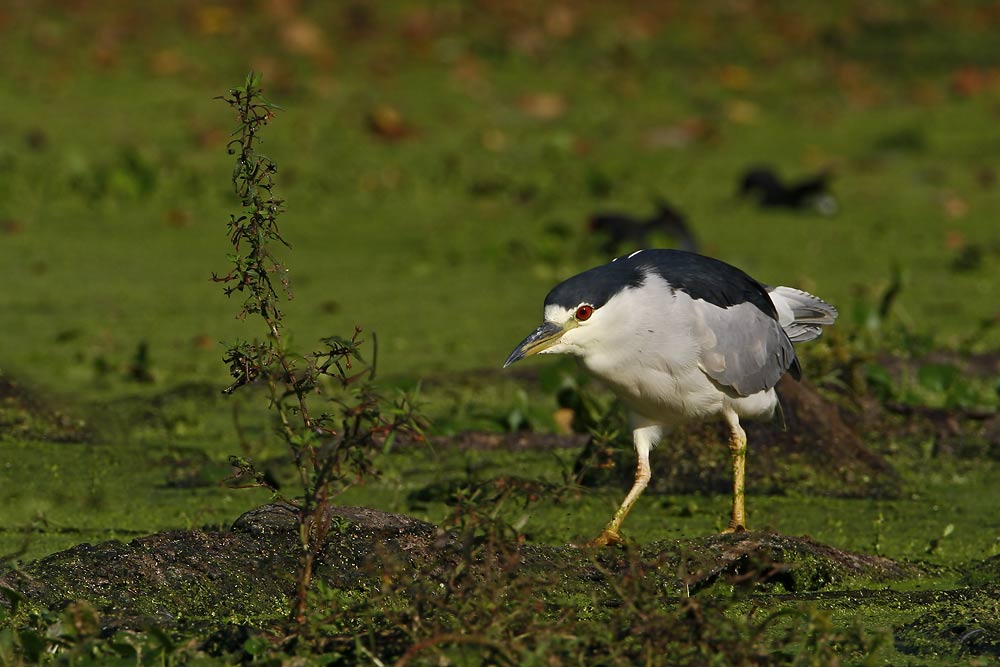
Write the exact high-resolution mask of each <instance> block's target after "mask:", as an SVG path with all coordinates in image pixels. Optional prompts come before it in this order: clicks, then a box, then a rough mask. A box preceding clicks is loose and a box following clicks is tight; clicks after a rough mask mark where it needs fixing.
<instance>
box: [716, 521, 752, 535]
mask: <svg viewBox="0 0 1000 667" xmlns="http://www.w3.org/2000/svg"><path fill="white" fill-rule="evenodd" d="M745 532H747V527H746V525H745V524H742V523H736V522H734V521H730V522H729V528H726V529H725V530H723V531H722V532H721V533H720V535H731V534H732V533H745Z"/></svg>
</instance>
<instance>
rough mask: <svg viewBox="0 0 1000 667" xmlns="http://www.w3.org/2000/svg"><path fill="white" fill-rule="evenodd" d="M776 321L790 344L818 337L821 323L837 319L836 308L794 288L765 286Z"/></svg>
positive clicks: (828, 323)
mask: <svg viewBox="0 0 1000 667" xmlns="http://www.w3.org/2000/svg"><path fill="white" fill-rule="evenodd" d="M769 292H770V295H771V301H772V302H773V303H774V308H775V310H777V311H778V323H779V324H781V328H782V329H784V330H785V334H787V335H788V340H790V341H792V342H793V343H802V342H804V341H807V340H812V339H814V338H819V336H820V334H821V333H823V331H822V328H823V327H824V326H827V325H830V324H833V322H834V320H836V319H837V309H836V308H834V307H833V306H831V305H830V304H828V303H827V302H826V301H823V299H821V298H819V297H818V296H813V295H812V294H810V293H809V292H803V291H802V290H800V289H795V288H794V287H772V288H769Z"/></svg>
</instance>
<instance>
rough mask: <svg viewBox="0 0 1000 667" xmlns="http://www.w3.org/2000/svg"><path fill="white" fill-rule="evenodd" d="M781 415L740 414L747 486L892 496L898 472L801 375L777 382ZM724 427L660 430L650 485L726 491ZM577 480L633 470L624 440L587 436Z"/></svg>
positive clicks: (620, 479)
mask: <svg viewBox="0 0 1000 667" xmlns="http://www.w3.org/2000/svg"><path fill="white" fill-rule="evenodd" d="M778 394H779V396H780V398H781V405H782V408H783V413H784V419H785V428H782V424H781V423H780V420H778V419H775V421H773V422H768V423H755V422H747V423H746V424H744V428H745V430H746V433H747V441H748V452H747V490H748V492H749V493H751V494H755V493H769V494H784V493H787V492H790V491H795V492H802V493H811V494H823V495H831V496H838V497H896V496H898V495H899V493H900V490H901V489H900V480H899V477H898V476H897V475H896V473H895V471H894V470H893V468H892V466H891V465H890V464H889V463H888V462H887V461H886V460H885V459H884V458H882V457H881V456H880V455H879V454H877V453H876V452H874V451H872V450H871V449H870V448H869V447H868V446H866V445H865V443H864V442H863V441H862V440H861V438H860V437H859V436H858V433H857V432H856V431H855V430H854V428H852V426H850V425H849V424H848V423H847V421H845V419H844V417H843V415H842V414H841V412H840V409H839V408H838V407H837V406H836V405H834V404H833V403H831V402H830V401H828V400H826V399H824V398H823V397H822V396H821V395H820V394H819V393H818V392H817V391H816V389H815V388H814V387H812V386H811V385H810V384H808V383H806V382H795V381H793V380H790V379H789V378H787V377H785V378H783V379H782V380H781V382H780V383H779V384H778ZM728 439H729V433H728V429H727V428H726V427H725V426H724V425H722V424H717V423H703V424H689V425H686V426H682V427H679V428H677V429H676V430H675V431H674V432H673V433H672V434H669V435H668V436H666V437H665V438H664V440H663V442H661V443H660V445H659V447H657V449H656V451H654V452H653V454H652V456H651V461H650V462H651V465H652V468H653V478H652V481H651V482H650V485H649V489H650V490H651V491H653V492H659V493H692V492H715V493H730V492H731V490H732V468H731V461H730V455H729V448H728V446H727V444H726V443H727V442H728ZM577 472H578V476H579V479H580V480H581V482H582V483H584V484H586V485H589V486H597V485H607V484H613V485H616V486H620V487H622V488H627V487H628V485H630V484H631V483H632V480H633V475H634V474H635V454H634V453H633V452H632V451H631V448H628V447H615V448H610V447H598V446H596V445H595V444H594V443H593V442H591V443H590V444H589V445H588V446H587V447H586V448H585V449H584V451H583V452H582V453H581V455H580V458H579V459H578V461H577Z"/></svg>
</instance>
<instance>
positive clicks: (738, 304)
mask: <svg viewBox="0 0 1000 667" xmlns="http://www.w3.org/2000/svg"><path fill="white" fill-rule="evenodd" d="M544 316H545V321H544V322H543V323H542V325H541V326H540V327H538V328H537V329H536V330H535V331H534V332H533V333H532V334H530V335H529V336H528V337H527V338H525V339H524V340H523V341H521V344H520V345H518V346H517V347H516V348H515V349H514V351H513V352H511V354H510V356H509V357H508V358H507V361H506V363H505V364H504V367H507V366H509V365H511V364H513V363H514V362H516V361H518V360H520V359H523V358H524V357H527V356H530V355H533V354H571V355H575V356H576V357H578V358H579V360H580V362H581V363H582V365H583V366H584V367H585V368H586V369H587V370H588V371H590V372H591V373H592V374H594V375H596V376H597V377H598V378H600V379H601V380H603V381H604V383H605V384H607V385H608V386H609V387H610V388H611V390H612V391H614V393H615V394H617V395H618V397H619V398H620V399H621V400H622V402H623V403H624V405H625V407H626V408H627V410H628V413H629V415H628V416H629V425H630V427H631V428H632V439H633V442H634V443H635V450H636V454H637V458H638V463H637V466H636V473H635V483H634V484H633V485H632V489H631V490H630V491H629V493H628V495H627V496H626V497H625V500H624V502H622V504H621V507H619V508H618V511H616V512H615V514H614V517H613V518H612V519H611V521H610V522H609V523H608V525H607V526H606V527H605V528H604V531H603V532H602V533H601V535H600V536H599V537H598V538H597V539H596V540H594V541H593V542H592V543H591V544H594V545H601V546H603V545H607V544H613V543H618V542H620V541H621V537H620V534H619V531H620V529H621V525H622V522H623V521H624V520H625V516H626V515H627V514H628V512H629V510H630V509H631V508H632V505H633V504H634V503H635V501H636V499H637V498H638V497H639V495H640V494H641V493H642V491H643V489H645V488H646V485H647V484H648V483H649V478H650V470H649V452H650V451H651V450H652V449H653V448H654V447H655V446H656V444H657V443H658V442H659V441H660V438H661V437H662V436H663V434H664V432H665V431H666V430H667V429H669V428H670V427H672V426H673V425H675V424H677V423H679V422H682V421H685V420H688V419H717V418H721V419H724V420H725V421H726V423H727V424H728V425H729V428H730V430H731V433H732V434H731V436H730V439H729V450H730V452H731V454H732V463H733V512H732V518H731V520H730V522H729V528H728V530H727V531H725V532H733V531H740V530H745V529H746V515H745V513H744V508H743V488H744V467H745V461H746V443H747V440H746V434H745V433H744V432H743V429H742V428H741V427H740V418H746V419H754V418H756V419H769V418H771V417H772V416H773V415H774V411H775V407H776V406H777V405H778V399H777V396H776V395H775V392H774V385H775V384H777V382H778V380H779V379H780V378H781V376H782V375H784V374H785V373H786V372H790V373H791V374H792V375H793V376H794V377H795V379H799V377H800V375H801V369H800V367H799V362H798V359H797V358H796V356H795V349H794V348H793V347H792V343H798V342H802V341H807V340H812V339H814V338H816V337H818V336H819V335H820V329H821V327H823V326H824V325H828V324H833V322H834V320H835V319H836V317H837V309H836V308H834V307H833V306H831V305H829V304H828V303H826V302H824V301H823V300H821V299H819V298H817V297H815V296H813V295H812V294H808V293H806V292H803V291H801V290H797V289H794V288H791V287H767V286H765V285H763V284H761V283H759V282H757V281H756V280H754V279H753V278H751V277H750V276H748V275H747V274H746V273H744V272H743V271H741V270H739V269H737V268H736V267H734V266H730V265H729V264H726V263H725V262H721V261H719V260H717V259H711V258H709V257H703V256H701V255H696V254H694V253H690V252H684V251H681V250H640V251H638V252H634V253H632V254H631V255H628V256H627V257H619V258H617V259H615V260H612V261H611V262H610V263H609V264H605V265H604V266H599V267H597V268H593V269H590V270H589V271H584V272H583V273H581V274H579V275H577V276H573V277H572V278H570V279H568V280H566V281H564V282H562V283H560V284H558V285H556V286H555V287H554V288H553V289H552V291H551V292H549V294H548V296H547V297H546V298H545V313H544Z"/></svg>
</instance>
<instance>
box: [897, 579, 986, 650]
mask: <svg viewBox="0 0 1000 667" xmlns="http://www.w3.org/2000/svg"><path fill="white" fill-rule="evenodd" d="M942 597H944V598H945V600H946V602H944V604H942V605H940V606H938V607H936V608H933V609H932V610H931V611H929V612H927V613H925V614H923V615H921V616H920V617H918V618H917V619H916V620H914V621H912V622H910V623H907V624H906V625H904V626H902V627H901V628H897V629H896V631H895V633H894V635H895V641H896V648H897V649H898V650H899V651H900V652H901V653H910V654H924V655H926V654H927V653H930V652H932V651H933V652H935V653H938V654H940V653H942V652H944V653H945V654H950V655H951V656H952V657H958V656H971V655H977V656H993V657H994V658H1000V585H998V584H996V583H993V584H991V585H988V586H984V587H982V588H979V589H973V590H964V591H949V592H947V593H945V594H943V595H942Z"/></svg>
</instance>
